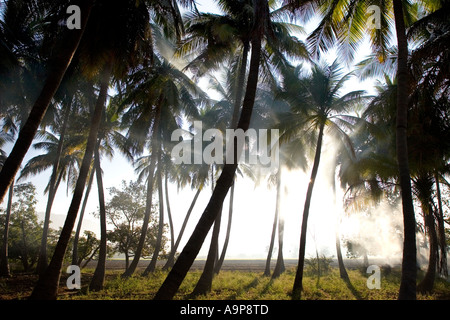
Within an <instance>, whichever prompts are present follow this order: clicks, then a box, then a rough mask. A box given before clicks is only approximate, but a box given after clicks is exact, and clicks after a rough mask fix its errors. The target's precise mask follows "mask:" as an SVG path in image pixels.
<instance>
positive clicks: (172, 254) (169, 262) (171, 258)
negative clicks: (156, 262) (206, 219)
mask: <svg viewBox="0 0 450 320" xmlns="http://www.w3.org/2000/svg"><path fill="white" fill-rule="evenodd" d="M201 191H202V189H201V188H198V190H197V192H196V193H195V196H194V199H193V200H192V202H191V206H190V207H189V209H188V212H187V213H186V217H185V218H184V221H183V225H182V226H181V230H180V233H179V234H178V237H177V241H175V245H174V246H173V249H172V250H171V252H170V255H169V258H168V259H167V262H166V264H165V265H164V267H163V270H168V269H169V268H172V267H173V264H174V262H175V254H176V252H177V249H178V246H179V245H180V241H181V238H182V237H183V234H184V230H185V229H186V226H187V223H188V221H189V217H190V216H191V213H192V210H193V209H194V206H195V203H196V202H197V199H198V196H199V195H200V192H201Z"/></svg>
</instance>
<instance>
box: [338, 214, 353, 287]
mask: <svg viewBox="0 0 450 320" xmlns="http://www.w3.org/2000/svg"><path fill="white" fill-rule="evenodd" d="M336 220H337V221H336V255H337V259H338V265H339V276H340V277H341V279H342V280H344V281H349V280H350V278H349V277H348V273H347V270H346V269H345V264H344V259H343V258H342V250H341V236H340V232H339V225H340V219H339V217H338V218H337V219H336Z"/></svg>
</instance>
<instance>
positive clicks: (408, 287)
mask: <svg viewBox="0 0 450 320" xmlns="http://www.w3.org/2000/svg"><path fill="white" fill-rule="evenodd" d="M393 5H394V18H395V30H396V33H397V46H398V69H397V129H396V143H397V146H396V148H397V162H398V169H399V178H400V189H401V194H402V209H403V236H404V239H403V260H402V278H401V283H400V290H399V294H398V299H400V300H405V299H408V300H409V299H416V278H417V269H416V266H417V265H416V263H417V261H416V219H415V215H414V206H413V199H412V193H411V178H410V173H409V162H408V143H407V126H408V95H409V94H408V65H407V63H408V42H407V39H406V34H405V22H404V18H403V6H402V1H401V0H393Z"/></svg>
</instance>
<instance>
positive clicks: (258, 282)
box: [0, 258, 450, 300]
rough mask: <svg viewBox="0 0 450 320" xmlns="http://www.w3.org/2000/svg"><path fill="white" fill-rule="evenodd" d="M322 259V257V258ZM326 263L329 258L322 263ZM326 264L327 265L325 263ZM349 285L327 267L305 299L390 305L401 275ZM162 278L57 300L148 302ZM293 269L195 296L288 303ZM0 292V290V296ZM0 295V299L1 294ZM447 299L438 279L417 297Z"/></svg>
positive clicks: (227, 274)
mask: <svg viewBox="0 0 450 320" xmlns="http://www.w3.org/2000/svg"><path fill="white" fill-rule="evenodd" d="M321 259H322V258H321ZM324 260H325V261H327V260H328V259H324ZM325 264H326V262H325ZM348 274H349V277H350V283H347V282H345V281H343V280H342V279H341V278H340V277H339V270H338V269H337V268H333V267H329V268H328V269H327V272H326V274H323V276H322V277H321V281H320V286H318V285H317V279H316V276H315V275H311V274H305V277H304V281H303V288H304V293H303V295H302V298H303V299H305V300H357V299H360V300H395V299H397V295H398V289H399V286H400V270H399V269H393V270H392V272H389V273H387V272H386V273H384V271H383V269H382V271H381V289H373V290H370V289H368V288H367V284H366V283H367V277H368V275H367V274H365V273H364V272H360V271H359V270H354V269H350V270H348ZM200 275H201V271H200V270H196V271H192V272H190V273H188V275H187V276H186V279H185V280H184V282H183V284H182V285H181V287H180V290H179V291H178V293H177V295H176V296H175V299H177V300H179V299H181V300H185V299H188V298H189V294H190V293H191V292H192V290H193V289H194V287H195V285H196V283H197V281H198V278H199V277H200ZM166 276H167V273H166V272H163V271H158V270H157V272H155V273H154V274H151V275H149V276H148V277H141V276H132V277H130V278H128V279H122V278H121V277H120V275H119V274H118V273H117V272H115V271H109V272H108V273H107V275H106V282H105V288H104V290H102V291H99V292H86V291H83V289H82V290H81V292H79V293H78V294H76V295H62V296H61V298H62V299H77V300H85V299H90V300H104V299H108V300H110V299H113V300H136V299H137V300H147V299H152V298H153V295H154V294H155V293H156V291H157V290H158V289H159V287H160V286H161V284H162V283H163V281H164V279H165V278H166ZM84 277H89V271H88V270H86V272H84V273H83V274H82V279H83V278H84ZM294 277H295V269H288V270H286V272H284V273H283V274H282V275H281V276H280V277H279V278H277V279H275V280H272V279H270V277H264V276H263V275H262V274H261V273H258V272H243V271H222V272H221V273H220V274H219V275H217V276H216V277H215V278H214V280H213V284H212V290H211V292H210V293H208V294H207V295H204V296H198V297H196V299H199V300H203V299H205V300H290V299H291V296H290V295H291V291H292V283H293V281H294ZM0 292H1V291H0ZM0 296H1V295H0ZM449 297H450V284H449V283H448V282H446V281H445V280H442V279H437V280H436V288H435V292H434V293H433V294H428V295H419V296H418V298H419V299H421V300H438V299H448V298H449Z"/></svg>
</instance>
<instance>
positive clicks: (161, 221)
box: [143, 155, 164, 276]
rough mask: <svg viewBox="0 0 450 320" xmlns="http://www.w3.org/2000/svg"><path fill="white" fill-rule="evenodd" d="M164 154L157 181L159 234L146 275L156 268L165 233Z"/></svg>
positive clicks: (160, 158)
mask: <svg viewBox="0 0 450 320" xmlns="http://www.w3.org/2000/svg"><path fill="white" fill-rule="evenodd" d="M162 166H163V165H162V156H161V155H160V157H159V160H158V170H157V173H156V174H157V176H156V181H157V184H158V197H159V221H158V236H157V237H156V244H155V251H154V252H153V256H152V260H151V261H150V263H149V265H148V266H147V268H146V269H145V271H144V274H143V275H144V276H146V275H148V274H149V273H151V272H154V271H155V270H156V262H157V261H158V256H159V252H160V251H161V244H162V237H163V233H164V195H163V183H162Z"/></svg>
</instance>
